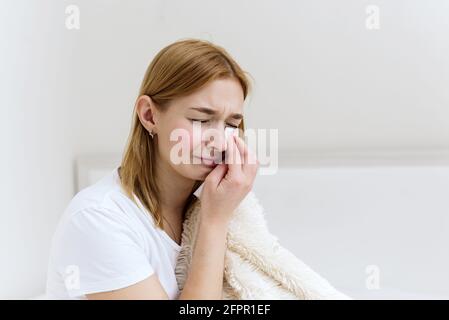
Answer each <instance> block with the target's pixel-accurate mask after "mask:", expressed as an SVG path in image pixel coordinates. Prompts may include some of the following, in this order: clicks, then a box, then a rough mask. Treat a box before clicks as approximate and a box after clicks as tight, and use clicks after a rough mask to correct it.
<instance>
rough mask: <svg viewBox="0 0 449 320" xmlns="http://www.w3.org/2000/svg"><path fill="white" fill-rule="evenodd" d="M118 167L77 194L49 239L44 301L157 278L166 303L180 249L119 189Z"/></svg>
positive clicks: (173, 291)
mask: <svg viewBox="0 0 449 320" xmlns="http://www.w3.org/2000/svg"><path fill="white" fill-rule="evenodd" d="M117 170H118V167H116V168H115V169H114V170H113V171H111V172H110V173H109V174H107V175H106V176H105V177H104V178H102V179H101V180H100V181H98V182H97V183H95V184H93V185H91V186H89V187H87V188H85V189H83V190H81V191H80V192H78V193H77V194H76V195H75V196H74V197H73V199H72V200H71V202H70V203H69V205H68V207H67V208H66V210H65V212H64V214H63V215H62V217H61V219H60V221H59V224H58V226H57V229H56V232H55V233H54V235H53V239H52V246H51V253H50V259H49V263H48V272H47V285H46V296H47V298H48V299H86V296H85V294H87V293H94V292H103V291H110V290H114V289H119V288H124V287H127V286H130V285H132V284H135V283H137V282H139V281H141V280H144V279H146V278H147V277H149V276H150V275H152V274H153V273H155V274H156V275H157V277H158V278H159V281H160V282H161V284H162V286H163V288H164V289H165V291H166V292H167V294H168V297H169V298H170V299H177V298H178V295H179V290H178V285H177V282H176V277H175V266H176V259H177V257H178V255H179V252H180V250H181V246H180V245H178V244H177V243H176V242H175V241H174V240H173V239H172V238H170V236H169V235H168V234H167V233H166V232H165V231H164V230H162V229H160V228H158V227H156V225H155V222H154V220H153V218H152V216H151V214H150V213H149V212H148V211H147V210H146V209H145V208H144V207H143V205H142V203H141V202H140V201H139V199H138V198H137V197H135V199H136V200H137V201H138V204H139V206H140V208H139V206H136V204H135V203H134V202H132V201H131V199H129V198H128V197H127V196H126V194H125V193H124V191H122V189H121V188H120V177H119V175H118V171H117Z"/></svg>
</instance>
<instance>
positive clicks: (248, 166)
mask: <svg viewBox="0 0 449 320" xmlns="http://www.w3.org/2000/svg"><path fill="white" fill-rule="evenodd" d="M235 141H236V145H237V147H238V149H239V151H240V153H241V154H242V157H243V158H244V161H243V169H242V170H243V172H245V173H247V172H253V171H254V170H256V171H257V168H258V166H259V161H258V160H257V157H256V154H255V153H254V152H252V151H251V150H250V149H249V148H248V146H247V145H246V144H245V142H244V141H243V139H242V138H240V137H238V136H236V137H235Z"/></svg>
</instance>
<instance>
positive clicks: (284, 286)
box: [175, 191, 350, 300]
mask: <svg viewBox="0 0 449 320" xmlns="http://www.w3.org/2000/svg"><path fill="white" fill-rule="evenodd" d="M200 207H201V202H200V201H199V200H198V201H197V203H196V205H194V206H193V207H192V208H191V209H190V210H189V211H188V212H186V217H185V220H184V223H183V233H182V243H181V246H182V249H181V252H180V254H179V256H178V260H177V265H176V269H175V272H176V279H177V281H178V287H179V290H180V291H182V289H183V287H184V283H185V281H186V277H187V273H188V270H189V266H190V262H191V259H192V253H193V250H192V249H193V248H194V245H195V240H196V234H197V227H198V221H199V214H198V213H199V209H200ZM223 299H225V300H247V299H255V300H258V299H297V300H298V299H299V300H303V299H350V298H349V297H348V296H346V295H345V294H343V293H341V292H339V291H337V290H336V289H335V288H334V287H332V285H331V284H330V283H329V282H328V281H327V280H325V279H324V278H322V277H321V276H320V275H318V274H317V273H316V272H314V271H313V270H312V269H311V268H310V267H309V266H307V265H306V264H305V263H303V262H302V261H301V260H299V259H298V258H297V257H296V256H294V255H293V254H292V253H291V252H290V251H288V250H287V249H285V248H283V247H282V246H281V245H280V244H279V242H278V239H277V237H275V236H274V235H272V234H271V233H270V232H269V231H268V227H267V224H266V221H265V218H264V210H263V207H262V205H261V204H260V203H259V201H258V199H257V198H256V196H255V194H254V192H252V191H251V192H250V193H249V194H248V195H247V196H246V197H245V199H244V200H243V201H242V202H241V203H240V205H239V207H238V208H237V209H236V210H235V211H234V213H233V216H232V218H231V220H230V223H229V228H228V234H227V250H226V254H225V265H224V277H223Z"/></svg>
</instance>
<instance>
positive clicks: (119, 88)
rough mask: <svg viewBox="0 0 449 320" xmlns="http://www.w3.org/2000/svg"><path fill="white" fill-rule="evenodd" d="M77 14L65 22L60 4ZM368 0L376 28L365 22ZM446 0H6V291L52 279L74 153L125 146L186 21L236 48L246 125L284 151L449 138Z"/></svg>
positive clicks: (1, 268) (2, 98)
mask: <svg viewBox="0 0 449 320" xmlns="http://www.w3.org/2000/svg"><path fill="white" fill-rule="evenodd" d="M69 4H76V5H78V6H79V8H80V10H81V29H80V30H67V29H66V28H65V18H66V14H65V8H66V6H67V5H69ZM368 4H374V5H378V7H379V9H380V29H379V30H376V31H369V30H367V29H366V27H365V19H366V13H365V8H366V5H368ZM448 10H449V3H448V2H447V1H444V0H439V1H438V0H434V1H432V2H426V1H420V0H407V1H406V0H402V1H400V0H389V1H387V0H385V1H359V0H353V1H332V0H315V1H258V2H257V6H256V2H253V1H246V2H243V1H227V2H226V4H224V3H218V2H212V1H204V0H203V1H180V0H179V1H178V0H177V1H162V0H161V1H143V0H140V1H111V0H109V1H92V0H90V1H86V0H78V1H57V2H56V1H50V0H42V1H39V2H37V1H31V0H30V1H25V0H4V1H2V2H1V4H0V24H1V25H0V33H1V34H0V35H1V37H0V39H1V42H0V43H1V50H0V61H1V69H0V70H1V71H0V92H1V94H0V130H1V135H0V137H1V138H0V139H1V146H2V153H1V155H2V156H1V157H0V161H1V162H0V164H1V168H2V169H3V173H2V183H1V190H0V191H1V192H0V194H1V201H0V241H1V242H0V252H1V253H2V260H1V262H2V263H1V265H0V283H1V284H2V285H1V286H0V298H14V297H28V296H33V295H35V294H39V293H40V292H42V291H43V288H44V277H45V270H46V259H47V255H48V249H49V248H48V245H49V242H50V236H51V232H52V230H53V229H54V227H55V224H56V221H57V218H58V216H59V215H60V214H61V213H62V210H63V209H64V207H65V205H66V204H67V203H68V201H69V200H70V198H71V196H72V195H73V192H74V172H73V161H74V159H75V157H77V156H78V155H82V154H86V153H102V152H121V151H122V148H123V146H124V143H125V141H126V138H127V134H128V129H129V125H130V120H131V111H132V108H133V102H134V99H135V95H136V93H137V90H138V86H139V84H140V81H141V79H142V77H143V74H144V71H145V68H146V67H147V65H148V63H149V62H150V61H151V59H152V57H153V56H154V55H155V54H156V53H157V52H158V51H159V50H160V49H161V48H162V47H163V46H165V45H167V44H169V43H171V42H173V41H175V40H178V39H180V38H185V37H199V38H205V39H209V40H212V41H214V42H216V43H217V44H220V45H222V46H224V47H225V48H227V49H228V51H229V52H230V53H231V54H232V55H233V56H234V57H235V58H236V59H237V60H238V61H239V62H240V64H241V65H242V66H243V68H244V69H246V70H248V71H249V72H250V73H251V74H252V75H253V77H254V78H255V80H256V86H255V92H254V95H253V96H252V98H251V100H250V103H249V105H248V106H247V109H246V117H247V119H248V123H249V125H250V126H253V127H259V128H279V129H280V133H279V138H280V141H279V142H280V148H281V150H283V152H284V151H285V152H297V153H296V154H298V155H299V156H298V157H300V156H302V154H303V153H302V152H304V154H307V152H321V151H323V150H324V151H326V152H327V151H335V152H342V151H348V152H351V151H354V150H355V151H358V152H359V151H360V152H364V151H366V152H375V151H376V150H403V149H405V150H413V151H414V152H417V153H420V152H421V151H426V150H428V149H430V150H437V151H438V150H443V149H448V148H449V108H448V102H449V91H448V90H447V84H448V81H449V42H448V41H447V40H446V39H447V34H448V31H449V19H447V16H448V12H449V11H448Z"/></svg>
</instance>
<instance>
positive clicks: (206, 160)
mask: <svg viewBox="0 0 449 320" xmlns="http://www.w3.org/2000/svg"><path fill="white" fill-rule="evenodd" d="M195 158H197V159H199V160H201V163H202V164H204V165H207V166H215V165H216V164H217V163H216V160H214V159H210V158H199V157H195Z"/></svg>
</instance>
